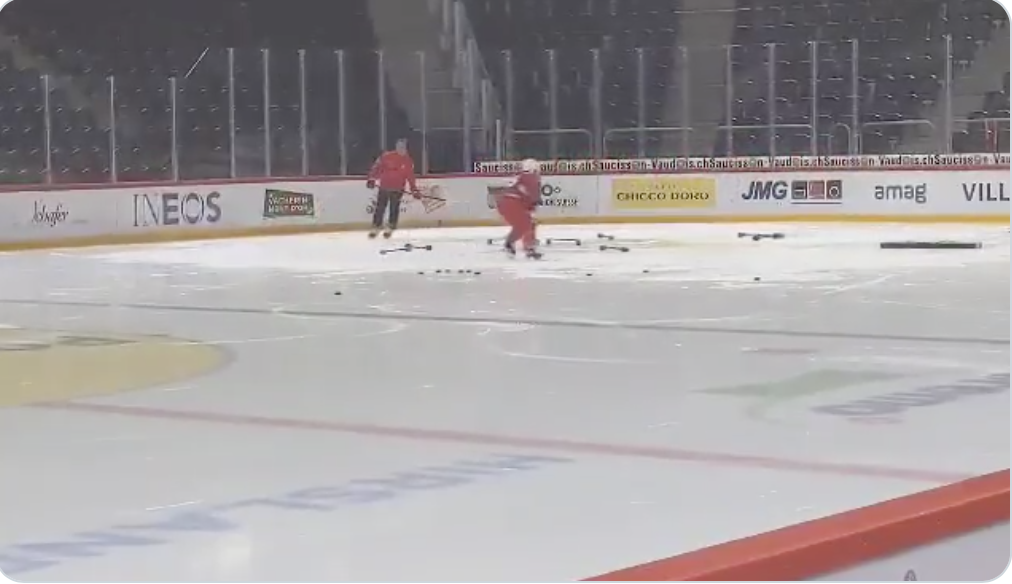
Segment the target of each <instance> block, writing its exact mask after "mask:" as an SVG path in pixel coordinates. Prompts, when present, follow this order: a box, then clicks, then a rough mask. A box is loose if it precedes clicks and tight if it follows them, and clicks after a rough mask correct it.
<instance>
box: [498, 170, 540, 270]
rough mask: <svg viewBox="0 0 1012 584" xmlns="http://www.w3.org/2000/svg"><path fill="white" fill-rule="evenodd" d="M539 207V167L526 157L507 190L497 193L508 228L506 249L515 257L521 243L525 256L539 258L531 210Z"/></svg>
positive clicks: (532, 211)
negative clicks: (518, 173)
mask: <svg viewBox="0 0 1012 584" xmlns="http://www.w3.org/2000/svg"><path fill="white" fill-rule="evenodd" d="M539 204H541V166H540V165H539V164H538V161H537V160H534V159H531V158H528V159H527V160H524V161H523V162H522V163H520V175H519V176H518V177H517V179H516V181H514V183H513V184H512V185H510V186H509V187H506V188H504V189H501V190H499V198H498V201H497V204H496V206H497V208H498V211H499V214H500V215H501V216H502V218H503V220H505V221H506V224H507V225H509V226H510V232H509V235H507V236H506V244H505V250H506V252H507V253H509V254H510V255H516V253H517V248H516V244H517V242H518V241H519V242H521V243H522V244H523V247H524V251H525V252H526V254H527V257H529V258H532V259H541V252H539V251H538V249H537V241H536V238H537V233H536V225H535V222H534V210H535V209H536V208H537V207H538V205H539Z"/></svg>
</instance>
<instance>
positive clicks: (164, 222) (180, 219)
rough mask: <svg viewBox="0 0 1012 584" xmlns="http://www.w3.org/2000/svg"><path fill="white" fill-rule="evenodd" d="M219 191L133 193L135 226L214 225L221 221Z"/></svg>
mask: <svg viewBox="0 0 1012 584" xmlns="http://www.w3.org/2000/svg"><path fill="white" fill-rule="evenodd" d="M220 200H221V193H219V192H217V191H212V192H210V193H207V194H206V195H205V194H203V193H159V194H151V195H149V194H143V195H134V227H151V226H162V227H173V226H177V225H213V224H215V223H218V222H219V221H221V218H222V209H221V203H220Z"/></svg>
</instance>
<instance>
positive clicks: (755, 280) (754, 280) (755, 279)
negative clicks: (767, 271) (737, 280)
mask: <svg viewBox="0 0 1012 584" xmlns="http://www.w3.org/2000/svg"><path fill="white" fill-rule="evenodd" d="M752 281H753V282H762V281H763V279H762V278H760V277H759V276H756V277H755V278H752Z"/></svg>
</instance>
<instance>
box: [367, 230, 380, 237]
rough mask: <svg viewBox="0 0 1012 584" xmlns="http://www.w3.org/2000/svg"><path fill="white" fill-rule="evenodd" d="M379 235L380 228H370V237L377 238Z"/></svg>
mask: <svg viewBox="0 0 1012 584" xmlns="http://www.w3.org/2000/svg"><path fill="white" fill-rule="evenodd" d="M377 237H379V229H376V228H373V229H370V230H369V239H376V238H377Z"/></svg>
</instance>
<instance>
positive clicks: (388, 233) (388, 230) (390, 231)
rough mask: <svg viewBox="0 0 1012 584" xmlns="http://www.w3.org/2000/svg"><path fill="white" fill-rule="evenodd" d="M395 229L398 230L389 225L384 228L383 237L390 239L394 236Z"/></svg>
mask: <svg viewBox="0 0 1012 584" xmlns="http://www.w3.org/2000/svg"><path fill="white" fill-rule="evenodd" d="M394 231H396V228H394V227H391V226H389V225H387V227H386V229H384V230H383V239H390V238H391V237H393V236H394Z"/></svg>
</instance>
